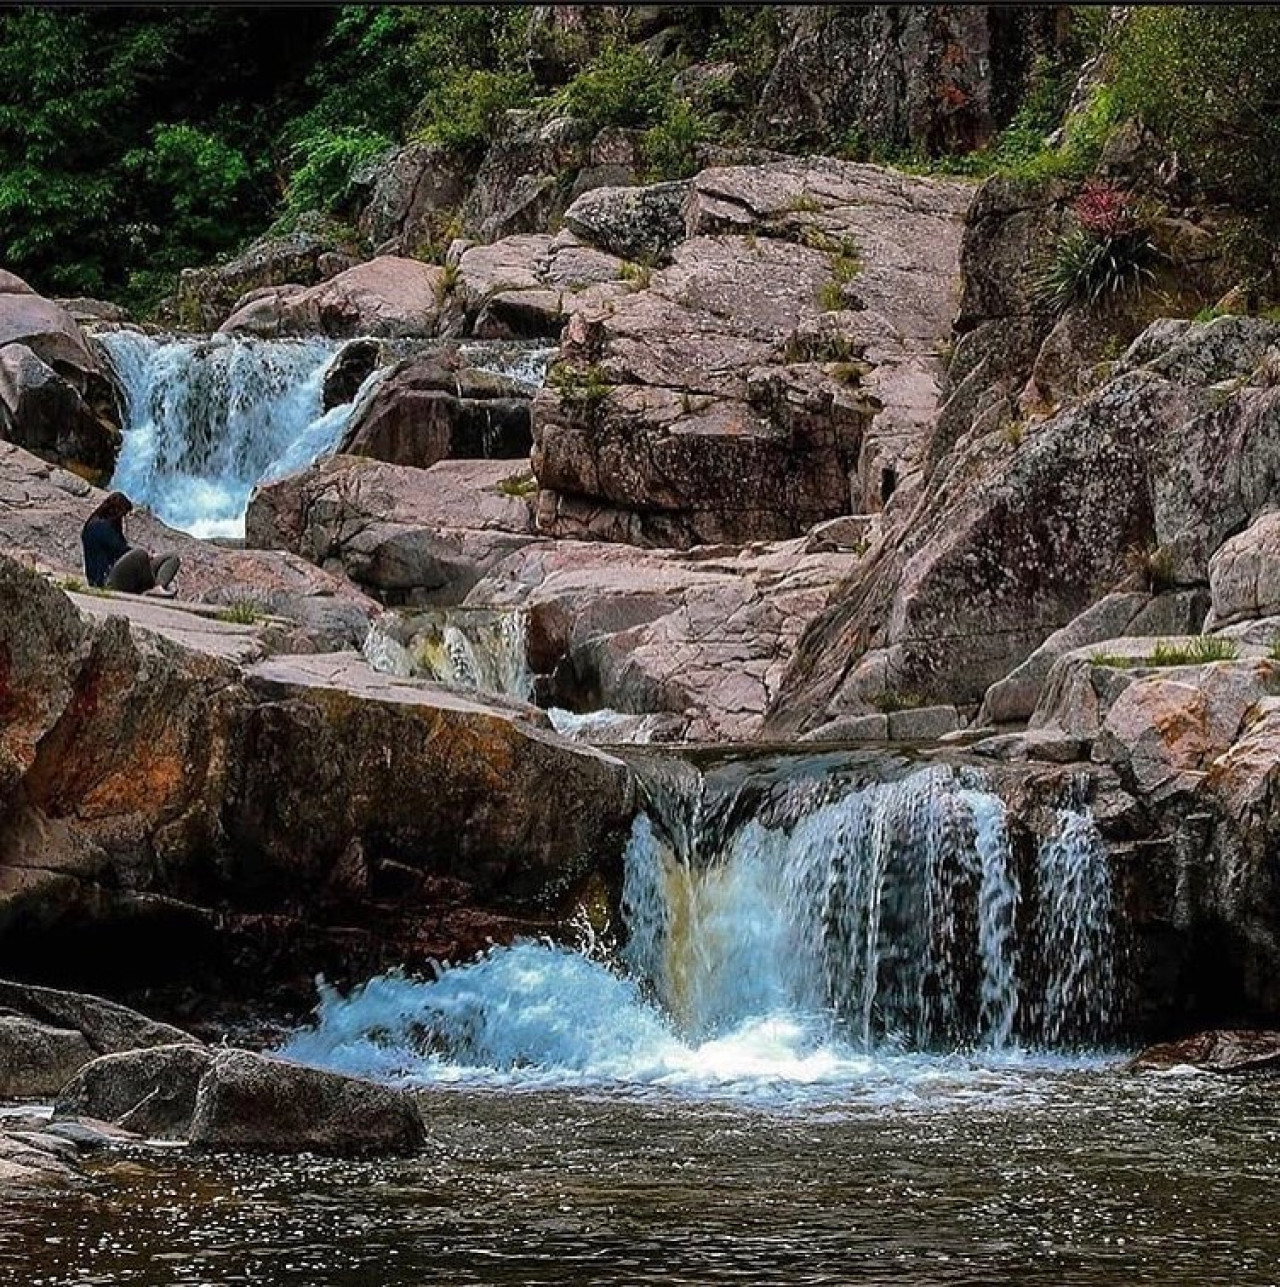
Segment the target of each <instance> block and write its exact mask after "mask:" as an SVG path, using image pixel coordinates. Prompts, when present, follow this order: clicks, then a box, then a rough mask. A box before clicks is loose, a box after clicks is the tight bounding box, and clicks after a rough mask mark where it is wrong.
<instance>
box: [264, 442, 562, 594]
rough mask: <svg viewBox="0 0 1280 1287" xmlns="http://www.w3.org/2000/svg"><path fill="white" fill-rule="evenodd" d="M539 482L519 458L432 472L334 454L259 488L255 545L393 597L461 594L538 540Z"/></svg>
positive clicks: (446, 465)
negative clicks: (536, 505) (297, 557)
mask: <svg viewBox="0 0 1280 1287" xmlns="http://www.w3.org/2000/svg"><path fill="white" fill-rule="evenodd" d="M534 490H535V484H534V483H533V478H532V475H531V474H529V472H528V469H527V467H525V466H522V465H521V463H520V462H516V461H463V460H455V461H441V462H440V463H439V464H436V465H434V466H433V467H432V468H430V469H427V470H419V469H413V468H407V467H404V466H395V465H387V464H382V463H379V462H376V461H373V460H370V459H368V458H364V457H352V456H333V457H330V458H329V459H327V460H324V461H321V462H319V463H318V464H316V465H314V466H312V467H311V468H310V469H309V470H306V471H304V472H302V473H300V474H293V475H291V476H290V477H288V478H282V479H278V480H276V481H275V482H272V483H268V484H266V485H264V486H262V487H260V488H259V489H258V490H257V492H255V493H254V496H253V499H252V501H251V502H250V505H249V511H248V514H247V516H246V520H245V531H246V540H247V541H248V542H249V543H250V545H253V546H258V547H266V548H273V549H287V550H290V551H293V552H294V553H295V554H299V555H301V556H302V557H304V558H306V559H309V560H311V561H312V562H314V563H317V564H319V565H320V566H322V567H324V568H326V569H329V570H331V571H333V572H335V573H340V574H342V575H344V576H346V577H349V578H351V580H353V581H354V582H356V583H357V584H359V585H361V586H364V587H366V589H367V590H368V591H369V592H371V593H375V594H378V595H379V596H380V597H382V598H383V599H384V600H385V601H387V602H393V603H416V604H427V603H436V604H448V603H458V602H460V601H461V600H462V599H463V598H464V597H465V596H466V594H467V592H468V591H469V590H470V589H471V587H472V586H473V585H475V584H476V582H477V581H479V580H480V579H481V578H482V577H483V576H485V575H486V573H487V572H488V571H489V570H490V569H491V568H493V567H494V566H496V564H497V563H499V562H500V561H501V560H503V559H505V558H506V557H507V556H508V555H510V554H512V553H514V552H515V551H516V550H519V549H522V548H523V547H524V546H526V545H528V544H529V543H530V542H531V541H534V540H536V539H537V534H536V532H535V530H534V525H533V508H532V504H533V502H532V496H533V492H534Z"/></svg>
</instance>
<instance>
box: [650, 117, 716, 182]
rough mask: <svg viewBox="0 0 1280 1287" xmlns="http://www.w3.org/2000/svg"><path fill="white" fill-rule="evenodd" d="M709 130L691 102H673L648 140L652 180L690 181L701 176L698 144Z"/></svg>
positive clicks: (652, 129) (651, 130)
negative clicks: (690, 178) (692, 176)
mask: <svg viewBox="0 0 1280 1287" xmlns="http://www.w3.org/2000/svg"><path fill="white" fill-rule="evenodd" d="M704 132H705V127H704V126H703V123H702V119H701V118H700V117H699V116H698V114H697V112H695V111H694V110H693V104H692V103H690V102H689V100H688V99H687V98H673V99H671V100H670V102H669V103H668V104H667V107H666V110H665V111H664V112H663V115H662V119H661V120H659V121H658V123H657V124H656V125H654V126H652V127H651V128H650V129H649V131H648V132H647V133H646V134H645V136H644V155H645V160H646V162H647V163H648V171H649V173H648V177H649V178H650V179H687V178H689V176H690V175H693V174H696V173H697V172H698V144H699V143H701V142H702V139H703V134H704Z"/></svg>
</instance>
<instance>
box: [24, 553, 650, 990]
mask: <svg viewBox="0 0 1280 1287" xmlns="http://www.w3.org/2000/svg"><path fill="white" fill-rule="evenodd" d="M94 602H95V603H96V604H99V605H100V610H101V615H100V616H92V617H91V616H90V615H89V614H87V613H82V612H81V611H80V610H79V609H78V608H77V607H76V606H75V605H74V604H73V603H72V601H71V600H70V599H69V598H68V597H67V596H66V595H65V594H63V593H62V592H61V591H59V590H58V589H56V588H55V587H53V586H52V585H50V584H49V583H48V582H47V581H45V580H44V578H42V577H41V576H39V575H38V574H36V573H34V572H31V571H30V570H28V569H25V568H23V567H21V566H20V565H18V564H16V563H14V562H13V561H12V560H10V559H7V558H5V559H0V605H3V613H0V962H3V963H4V965H6V966H9V967H12V966H14V965H15V964H16V963H19V962H20V963H21V964H22V967H23V969H24V970H25V971H26V972H27V973H29V974H36V975H44V976H46V977H57V978H59V979H63V980H66V981H67V982H68V983H71V984H74V983H77V982H83V981H84V980H85V979H87V978H93V979H94V980H95V983H96V984H97V985H98V986H100V987H102V988H105V989H107V990H112V989H123V988H126V987H129V986H136V985H138V984H141V983H144V982H145V983H155V982H156V981H157V966H156V962H157V960H163V961H164V962H165V968H164V971H163V972H162V973H163V981H164V982H165V983H167V984H170V985H172V986H175V987H176V986H178V985H180V984H181V983H182V982H183V981H184V980H190V979H192V978H198V979H200V981H201V984H202V987H203V988H204V989H205V991H206V992H207V991H210V990H215V989H216V988H217V986H218V984H219V982H220V981H227V982H228V983H229V985H230V986H232V987H237V988H241V989H242V988H244V987H245V986H247V984H248V983H249V982H250V981H254V982H256V985H257V986H264V985H265V984H266V982H267V980H268V979H269V978H275V979H278V980H281V981H282V982H284V983H285V984H287V985H301V983H302V981H303V980H304V979H306V980H309V979H310V978H311V977H313V975H314V973H315V971H316V970H317V969H323V970H325V971H326V972H329V973H336V974H337V975H339V976H342V977H346V976H347V974H348V971H351V972H373V971H375V970H377V969H378V968H385V967H386V966H387V965H389V964H392V963H398V962H400V961H418V962H421V961H422V960H424V959H425V957H426V956H436V957H437V958H445V957H453V956H456V955H459V954H464V955H465V954H467V953H468V952H470V951H474V950H476V949H478V948H479V947H481V946H483V944H484V943H485V942H486V941H487V940H488V939H490V938H493V939H498V938H503V937H510V936H511V935H513V934H515V933H517V932H520V931H521V930H524V931H525V932H528V931H529V930H530V929H531V928H532V926H533V925H534V924H545V923H546V918H547V917H548V916H549V915H554V914H555V912H556V911H557V910H558V909H561V908H562V907H563V906H564V903H565V902H566V900H569V901H571V900H572V899H573V897H574V895H575V891H577V890H578V889H579V888H580V886H581V884H582V882H583V881H585V880H586V879H587V878H588V877H589V876H590V874H591V873H592V872H593V871H594V870H595V869H596V868H597V866H598V865H599V864H602V863H603V864H608V863H610V862H612V861H614V860H616V857H617V855H618V853H619V851H620V846H621V843H622V840H623V838H624V836H625V832H626V829H627V827H628V825H629V821H630V817H631V814H632V811H633V808H634V803H633V796H632V783H631V778H630V775H629V773H628V771H627V770H626V768H625V767H624V766H623V765H622V764H621V763H620V762H618V761H617V760H614V759H611V758H609V757H607V756H604V755H600V754H598V753H595V752H591V751H587V750H586V749H584V748H580V747H575V746H572V745H570V744H568V743H565V742H563V741H561V740H560V739H559V738H557V737H556V736H555V735H554V734H553V733H552V732H551V731H550V727H549V725H548V723H547V720H546V717H545V716H544V715H542V714H541V713H540V712H538V711H536V710H534V709H533V708H531V707H526V706H523V705H520V704H499V705H492V704H486V703H484V702H482V701H480V700H468V699H464V698H462V697H460V696H458V695H456V694H453V693H450V692H447V691H445V690H442V689H439V688H436V687H433V686H431V685H427V684H417V683H410V682H405V681H396V680H392V679H388V678H387V677H385V676H379V675H377V674H375V673H374V672H372V671H371V670H370V669H369V668H368V666H367V665H366V664H365V662H364V661H363V660H362V659H361V658H360V657H359V656H358V655H357V654H353V653H345V654H344V653H336V654H328V655H307V656H297V657H292V658H290V659H288V660H287V661H284V662H281V661H279V660H276V661H273V660H271V659H267V660H261V661H258V660H254V659H253V658H251V657H249V658H243V657H241V656H239V655H238V654H237V652H236V651H235V650H233V649H228V648H224V647H221V646H219V645H218V644H217V643H216V642H214V641H212V640H211V638H210V637H211V636H213V637H214V639H221V638H222V632H223V631H231V632H235V631H237V630H239V629H242V627H237V626H235V625H233V624H230V623H226V624H224V623H217V622H215V623H206V625H205V626H204V627H202V629H201V630H199V631H191V632H187V631H183V630H180V629H176V628H174V627H173V626H172V625H171V624H170V623H169V622H167V621H161V620H158V619H156V618H155V617H153V616H151V612H152V605H151V604H150V603H149V601H147V600H139V599H132V598H130V597H129V596H112V597H104V598H101V599H95V600H94ZM175 615H182V614H175ZM138 618H141V619H138ZM442 784H447V786H445V785H442ZM87 945H92V948H93V950H92V952H90V951H88V950H87ZM307 987H308V989H309V983H308V984H307Z"/></svg>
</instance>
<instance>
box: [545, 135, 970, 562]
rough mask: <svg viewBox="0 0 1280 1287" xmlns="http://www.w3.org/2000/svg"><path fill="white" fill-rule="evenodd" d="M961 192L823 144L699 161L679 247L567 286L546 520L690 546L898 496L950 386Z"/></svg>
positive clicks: (551, 399)
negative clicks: (729, 161)
mask: <svg viewBox="0 0 1280 1287" xmlns="http://www.w3.org/2000/svg"><path fill="white" fill-rule="evenodd" d="M641 199H642V198H641V197H640V196H639V195H637V196H634V197H631V198H629V200H632V201H639V200H641ZM967 200H968V192H967V190H965V189H963V188H962V187H960V186H959V185H955V184H940V183H937V182H936V181H931V180H925V181H917V180H913V179H906V178H904V177H903V176H899V175H891V174H889V173H888V172H887V171H882V170H878V169H876V168H875V167H871V166H855V165H847V164H844V163H841V162H835V161H826V160H821V159H814V160H810V161H788V162H780V163H777V164H773V165H763V166H755V167H737V168H725V169H718V170H707V171H704V172H703V173H702V174H700V175H699V176H698V177H697V178H696V179H695V180H694V181H693V184H692V187H691V189H690V191H689V195H688V204H687V207H686V219H687V225H686V231H687V233H688V238H687V239H686V240H684V241H683V242H682V243H681V244H680V245H678V246H677V247H676V248H675V249H674V251H673V252H672V262H671V264H670V265H669V266H668V267H665V268H662V269H658V270H657V271H649V270H645V272H644V273H643V274H641V276H640V277H639V278H638V279H637V280H635V281H634V282H633V287H634V289H632V290H631V291H630V292H629V293H625V294H621V295H615V296H612V297H611V298H606V299H601V298H599V297H591V296H590V295H588V297H587V298H585V299H584V298H579V297H577V296H572V295H570V296H568V297H567V298H566V307H567V308H568V309H569V311H570V320H569V322H568V324H567V326H566V330H565V334H564V337H563V340H562V355H563V358H564V359H565V361H564V364H563V366H562V367H561V368H560V369H559V371H558V372H555V371H553V378H552V380H551V381H550V382H549V383H548V385H547V387H546V388H544V389H543V390H542V391H541V392H540V393H539V395H538V397H537V398H536V399H535V403H534V439H535V450H534V458H533V459H534V471H535V473H536V474H537V476H538V480H539V482H540V484H541V485H542V488H543V491H542V494H541V496H540V501H539V526H540V528H541V529H542V530H543V531H545V532H547V533H549V534H551V535H555V536H567V537H581V536H588V537H591V538H593V539H606V540H614V541H619V540H620V541H626V542H629V543H632V544H644V545H674V546H680V547H685V546H689V545H694V544H699V543H717V542H723V541H729V542H735V543H741V542H745V541H750V540H772V539H781V538H786V537H789V536H792V535H796V534H798V533H800V532H803V531H805V530H807V529H808V528H809V527H811V526H813V525H814V524H815V523H818V522H821V521H823V520H825V519H829V518H834V517H837V516H839V515H842V514H849V513H851V512H853V511H854V510H855V509H856V510H859V511H862V510H865V509H866V508H867V507H866V505H865V504H864V498H865V497H866V496H868V495H872V496H874V498H875V504H876V505H877V506H878V505H880V504H882V503H883V499H884V496H885V494H886V493H887V492H891V491H893V490H894V487H895V486H896V484H897V479H899V478H906V477H908V476H909V474H910V470H911V468H912V463H911V458H912V455H913V453H914V452H915V451H917V450H918V449H919V446H920V440H921V439H922V437H923V434H924V430H925V426H926V425H927V423H928V421H929V419H930V418H931V416H932V414H933V412H934V409H935V406H936V398H937V372H938V364H937V358H936V354H935V352H934V349H935V347H936V344H937V342H938V340H939V338H940V337H941V335H942V334H944V333H945V332H946V330H947V328H948V325H949V321H950V312H951V307H952V304H951V297H950V291H951V285H950V284H949V283H951V282H952V279H953V277H954V274H955V272H956V261H955V255H956V253H957V250H958V243H959V232H960V223H959V216H960V214H961V212H962V210H963V208H964V205H965V203H966V202H967ZM890 211H892V212H893V213H892V214H890V213H889V212H890ZM898 238H901V239H902V240H901V244H899V242H898V241H897V240H896V239H898ZM908 244H909V245H910V246H911V251H910V252H909V253H908V252H907V250H906V246H907V245H908ZM921 247H928V254H927V263H926V262H925V260H923V259H922V258H921ZM949 256H950V258H949ZM837 274H838V275H840V276H841V278H842V280H841V281H837V280H836V279H835V277H836V275H837ZM824 301H825V302H824ZM833 310H834V311H833ZM886 479H889V480H890V481H889V482H888V483H887V484H886ZM855 497H856V503H855Z"/></svg>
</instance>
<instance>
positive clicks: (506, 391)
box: [339, 355, 533, 517]
mask: <svg viewBox="0 0 1280 1287" xmlns="http://www.w3.org/2000/svg"><path fill="white" fill-rule="evenodd" d="M532 442H533V438H532V432H531V429H530V410H529V396H528V390H527V389H526V388H524V386H522V385H519V384H517V383H516V382H515V381H513V380H505V379H503V378H502V377H500V376H493V375H488V374H487V373H484V372H478V371H470V370H467V369H459V368H458V367H457V365H456V364H451V363H450V362H449V361H448V360H447V359H446V358H442V357H440V356H436V355H431V356H425V357H411V358H406V359H405V360H404V361H402V362H401V363H399V364H398V365H397V366H396V367H394V368H393V369H392V370H391V371H389V372H388V373H387V374H386V375H385V376H384V377H383V378H382V379H381V381H380V382H379V384H378V386H377V388H376V389H374V390H373V392H372V393H371V395H370V396H369V397H368V398H367V399H366V400H365V401H364V402H363V403H362V405H361V406H360V407H359V408H358V409H357V411H356V412H355V413H354V414H353V415H352V417H351V422H350V424H349V425H348V427H347V432H346V436H345V437H344V439H343V441H342V443H341V445H340V448H339V450H340V451H342V452H345V453H347V454H349V455H354V456H371V457H373V458H374V459H375V460H383V461H386V462H388V463H389V464H393V465H412V466H414V467H415V468H418V469H428V468H430V467H431V466H432V465H434V464H436V463H437V462H438V461H441V460H448V459H473V460H474V459H486V460H524V459H526V458H527V457H528V455H529V449H530V447H531V446H532ZM389 517H391V516H389Z"/></svg>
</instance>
